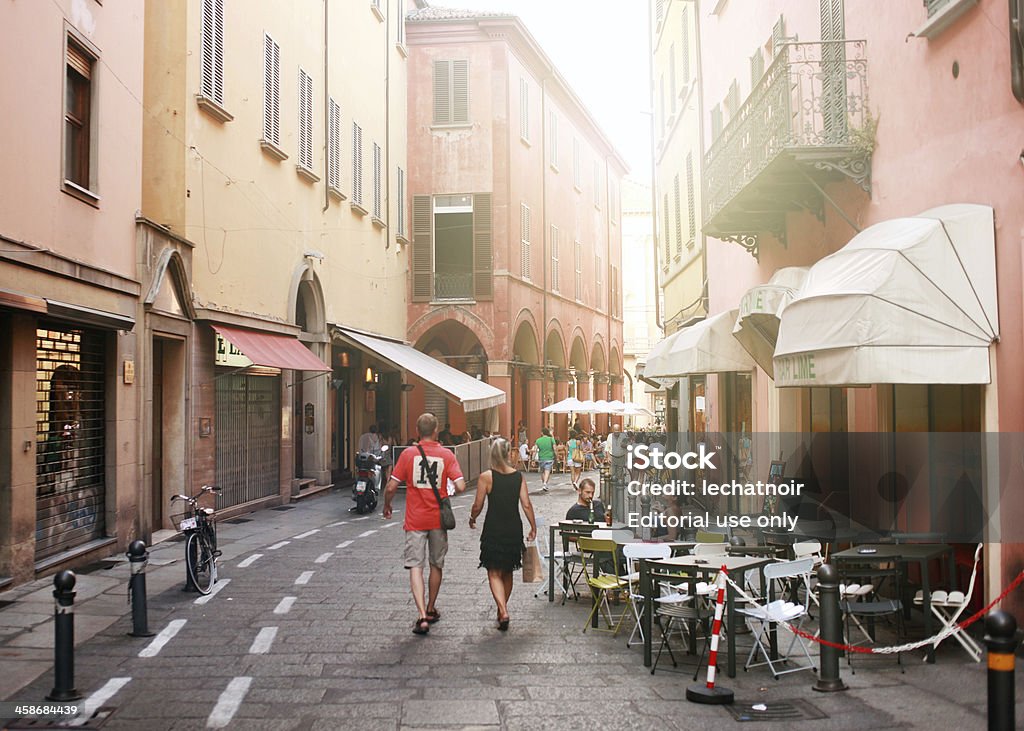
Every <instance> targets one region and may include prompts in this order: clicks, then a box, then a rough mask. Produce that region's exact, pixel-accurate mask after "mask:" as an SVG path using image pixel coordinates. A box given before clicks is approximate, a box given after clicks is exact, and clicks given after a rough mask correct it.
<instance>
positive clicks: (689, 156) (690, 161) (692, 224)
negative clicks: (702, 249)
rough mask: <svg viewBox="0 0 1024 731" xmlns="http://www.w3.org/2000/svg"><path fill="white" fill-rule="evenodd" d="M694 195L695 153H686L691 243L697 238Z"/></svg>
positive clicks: (687, 202)
mask: <svg viewBox="0 0 1024 731" xmlns="http://www.w3.org/2000/svg"><path fill="white" fill-rule="evenodd" d="M694 196H695V192H694V190H693V153H692V152H688V153H686V214H687V218H688V220H689V226H690V230H689V234H690V244H692V243H693V242H694V240H696V237H697V211H696V208H695V207H694Z"/></svg>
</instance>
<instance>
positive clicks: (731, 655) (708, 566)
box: [640, 556, 773, 678]
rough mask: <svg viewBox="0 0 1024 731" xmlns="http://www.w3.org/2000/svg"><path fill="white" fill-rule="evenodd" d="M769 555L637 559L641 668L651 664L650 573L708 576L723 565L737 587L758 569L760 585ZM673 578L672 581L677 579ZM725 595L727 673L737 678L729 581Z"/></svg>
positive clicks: (652, 590) (652, 587) (653, 593)
mask: <svg viewBox="0 0 1024 731" xmlns="http://www.w3.org/2000/svg"><path fill="white" fill-rule="evenodd" d="M772 560H773V559H772V558H770V557H768V556H703V557H700V556H677V557H674V558H667V559H664V560H660V561H659V560H652V559H641V560H640V593H641V594H642V595H643V597H644V613H643V618H642V621H643V630H644V667H648V668H649V667H650V666H651V622H652V620H653V605H654V597H655V596H656V594H657V592H656V591H655V586H656V583H655V582H652V581H651V574H652V573H656V574H657V575H658V576H659V578H661V577H663V576H665V575H666V573H667V572H671V571H674V570H678V569H682V570H685V571H686V572H687V573H688V574H691V575H696V576H710V575H711V574H714V573H717V572H718V571H719V570H720V569H721V568H722V566H725V568H726V570H727V571H728V572H729V577H730V578H731V579H732V580H733V581H735V582H736V583H737V584H738V585H739V586H743V579H744V576H745V575H746V573H747V572H748V571H751V570H754V569H757V570H758V571H759V572H760V574H761V584H762V585H764V567H765V566H767V565H768V564H770V563H772ZM678 578H679V577H675V579H674V580H678ZM725 596H726V613H727V616H726V626H727V628H728V635H727V637H726V642H727V655H728V673H729V677H730V678H735V677H736V612H735V611H734V604H735V600H736V592H735V590H734V589H733V588H732V584H729V583H727V584H726V585H725Z"/></svg>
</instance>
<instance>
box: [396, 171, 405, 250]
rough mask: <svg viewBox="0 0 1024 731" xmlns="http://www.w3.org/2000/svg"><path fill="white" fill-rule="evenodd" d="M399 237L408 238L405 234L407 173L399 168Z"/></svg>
mask: <svg viewBox="0 0 1024 731" xmlns="http://www.w3.org/2000/svg"><path fill="white" fill-rule="evenodd" d="M398 235H399V236H401V237H402V238H405V237H406V232H405V171H404V170H402V168H398Z"/></svg>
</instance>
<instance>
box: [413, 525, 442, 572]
mask: <svg viewBox="0 0 1024 731" xmlns="http://www.w3.org/2000/svg"><path fill="white" fill-rule="evenodd" d="M428 549H429V550H428ZM447 553H448V531H446V530H442V529H441V528H435V529H434V530H407V531H406V532H405V568H407V569H416V568H420V569H422V568H426V566H427V558H429V559H430V565H431V566H436V567H437V568H439V569H443V568H444V557H445V555H446V554H447Z"/></svg>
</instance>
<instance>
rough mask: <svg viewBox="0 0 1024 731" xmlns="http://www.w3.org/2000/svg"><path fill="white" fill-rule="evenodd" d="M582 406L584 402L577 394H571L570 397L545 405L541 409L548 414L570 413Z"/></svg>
mask: <svg viewBox="0 0 1024 731" xmlns="http://www.w3.org/2000/svg"><path fill="white" fill-rule="evenodd" d="M582 408H583V402H582V401H580V400H579V399H577V398H576V397H575V396H570V397H569V398H564V399H562V400H561V401H559V402H557V403H553V404H551V405H550V406H545V407H544V408H543V409H541V411H543V412H545V413H547V414H568V413H569V412H572V411H580V410H581V409H582Z"/></svg>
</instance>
